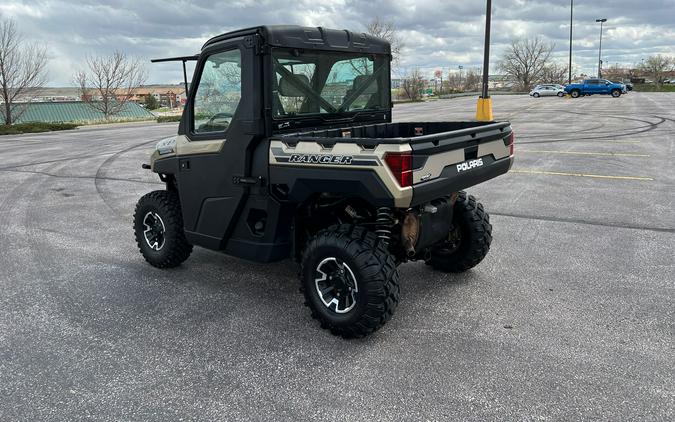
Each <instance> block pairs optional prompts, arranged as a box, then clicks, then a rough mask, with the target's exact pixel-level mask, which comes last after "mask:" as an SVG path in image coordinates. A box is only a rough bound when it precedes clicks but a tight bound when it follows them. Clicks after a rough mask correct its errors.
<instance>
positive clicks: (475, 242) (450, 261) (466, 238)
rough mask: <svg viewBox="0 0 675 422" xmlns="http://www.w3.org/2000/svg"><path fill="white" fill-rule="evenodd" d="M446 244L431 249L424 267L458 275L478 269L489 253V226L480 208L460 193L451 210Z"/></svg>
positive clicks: (490, 240) (487, 219)
mask: <svg viewBox="0 0 675 422" xmlns="http://www.w3.org/2000/svg"><path fill="white" fill-rule="evenodd" d="M453 227H454V229H453V230H452V231H451V233H449V236H448V240H446V241H444V242H442V243H440V244H438V245H436V246H434V247H433V248H432V250H431V255H430V257H429V259H428V260H427V264H428V265H431V266H432V267H433V268H434V269H436V270H440V271H444V272H449V273H461V272H464V271H466V270H468V269H470V268H473V267H475V266H476V265H478V264H479V263H480V262H481V261H482V260H483V258H485V256H486V255H487V253H488V251H489V250H490V244H491V243H492V225H491V224H490V216H489V215H488V213H487V212H485V208H483V204H481V203H480V202H478V201H476V198H474V197H473V195H468V194H467V193H466V192H460V193H459V197H458V198H457V202H455V207H454V210H453Z"/></svg>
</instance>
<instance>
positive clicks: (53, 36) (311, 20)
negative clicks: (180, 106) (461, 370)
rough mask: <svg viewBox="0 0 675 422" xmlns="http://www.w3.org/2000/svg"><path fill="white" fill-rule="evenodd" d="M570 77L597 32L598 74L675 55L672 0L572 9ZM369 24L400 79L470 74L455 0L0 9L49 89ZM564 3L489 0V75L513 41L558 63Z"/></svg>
mask: <svg viewBox="0 0 675 422" xmlns="http://www.w3.org/2000/svg"><path fill="white" fill-rule="evenodd" d="M574 3H575V7H574V42H573V49H574V54H573V61H574V67H573V69H574V71H575V73H576V74H581V73H585V74H589V75H592V74H595V73H597V64H598V42H599V36H600V27H599V25H600V24H598V23H596V22H595V19H597V18H606V19H607V22H606V23H605V25H604V33H603V41H602V43H603V60H604V62H605V66H608V65H614V64H619V65H622V66H629V65H633V64H635V63H639V62H640V61H641V59H644V58H647V57H649V56H650V55H653V54H659V53H660V54H673V55H675V0H640V1H636V0H630V1H628V0H612V1H604V2H599V1H591V0H585V1H584V0H575V2H574ZM375 16H378V17H379V18H380V19H381V20H383V21H391V22H393V23H394V24H395V25H396V27H397V28H398V31H399V34H400V37H401V38H402V39H403V40H404V44H405V47H404V49H403V51H402V53H403V54H402V57H401V62H400V70H399V71H401V70H405V69H410V68H413V67H419V68H420V69H422V70H423V72H425V73H426V74H428V75H429V76H431V75H432V74H433V71H434V70H435V69H443V71H444V73H447V72H448V71H456V69H458V66H460V65H462V66H464V68H470V67H475V68H480V67H481V66H482V57H483V37H484V28H485V27H484V24H485V2H484V1H459V0H445V1H441V0H437V1H428V0H397V1H386V0H370V1H353V0H330V1H326V0H259V1H253V0H229V1H220V2H218V1H206V0H79V1H67V0H30V1H18V0H1V1H0V19H6V18H12V19H14V20H15V21H16V23H17V25H18V28H19V30H20V31H21V32H22V34H23V35H24V37H25V39H26V40H27V41H32V42H37V43H40V44H44V45H46V46H47V48H48V51H49V57H50V62H49V85H50V86H73V82H72V80H73V74H74V73H75V72H76V71H77V70H78V69H80V68H82V63H83V60H84V58H85V57H86V55H88V54H89V55H107V54H110V53H112V52H113V51H114V50H116V49H118V50H121V51H123V52H125V53H127V54H129V55H131V56H135V57H138V58H140V59H142V60H144V61H146V62H147V63H148V64H147V71H148V75H149V76H148V79H147V83H178V82H180V81H181V80H182V70H181V68H180V64H179V63H162V64H152V65H151V64H150V63H149V59H150V58H158V57H171V56H180V55H188V54H195V53H197V52H199V50H200V48H201V46H202V45H203V43H204V42H205V41H206V40H207V39H209V38H210V37H212V36H214V35H217V34H220V33H223V32H227V31H231V30H235V29H240V28H245V27H250V26H257V25H263V24H298V25H305V26H323V27H328V28H339V29H350V30H353V31H363V30H364V28H365V25H366V24H367V23H368V22H369V21H371V20H372V19H373V18H374V17H375ZM569 18H570V1H569V0H557V1H556V0H551V1H547V0H495V1H493V13H492V43H491V72H490V73H491V74H496V73H499V72H498V69H497V66H496V64H497V62H498V60H499V57H500V56H501V54H502V53H503V51H504V50H505V48H507V47H508V45H509V43H510V42H511V41H512V40H514V39H524V38H533V37H537V36H539V37H542V38H543V39H544V40H546V41H549V42H552V43H555V49H554V53H553V58H554V60H557V61H560V62H561V63H567V60H568V54H569Z"/></svg>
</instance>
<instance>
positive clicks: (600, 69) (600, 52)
mask: <svg viewBox="0 0 675 422" xmlns="http://www.w3.org/2000/svg"><path fill="white" fill-rule="evenodd" d="M595 21H596V22H600V49H599V50H598V78H602V24H603V23H605V22H607V19H606V18H602V19H596V20H595Z"/></svg>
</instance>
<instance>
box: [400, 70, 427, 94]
mask: <svg viewBox="0 0 675 422" xmlns="http://www.w3.org/2000/svg"><path fill="white" fill-rule="evenodd" d="M401 88H403V93H404V94H405V95H406V97H408V99H410V100H412V101H418V100H419V99H420V98H421V97H422V93H421V91H422V89H424V81H423V80H422V72H420V70H419V69H418V68H415V69H413V70H411V71H408V72H406V73H405V75H404V76H403V80H402V81H401Z"/></svg>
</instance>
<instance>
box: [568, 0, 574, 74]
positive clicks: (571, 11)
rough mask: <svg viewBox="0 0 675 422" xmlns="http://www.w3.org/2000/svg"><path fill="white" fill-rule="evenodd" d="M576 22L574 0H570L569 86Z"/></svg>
mask: <svg viewBox="0 0 675 422" xmlns="http://www.w3.org/2000/svg"><path fill="white" fill-rule="evenodd" d="M573 21H574V0H570V64H569V68H568V69H567V70H568V71H569V76H568V78H567V84H568V85H571V84H572V22H573Z"/></svg>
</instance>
